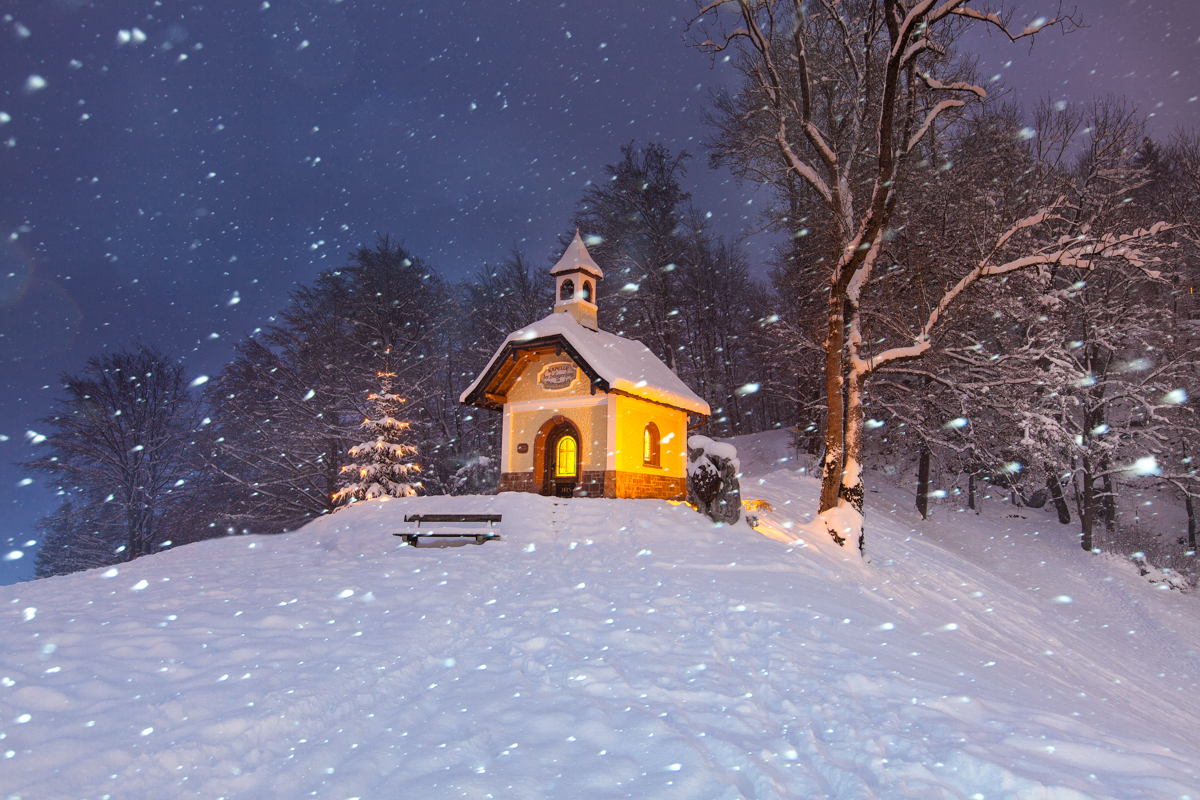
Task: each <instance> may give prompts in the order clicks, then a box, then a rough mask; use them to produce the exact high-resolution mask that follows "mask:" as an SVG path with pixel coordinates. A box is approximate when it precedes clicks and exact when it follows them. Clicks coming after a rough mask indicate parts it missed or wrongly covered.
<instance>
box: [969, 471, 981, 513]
mask: <svg viewBox="0 0 1200 800" xmlns="http://www.w3.org/2000/svg"><path fill="white" fill-rule="evenodd" d="M967 508H969V509H971V510H972V511H974V512H975V513H976V514H978V513H979V509H978V508H976V507H975V470H974V469H972V470H971V471H970V472H968V473H967Z"/></svg>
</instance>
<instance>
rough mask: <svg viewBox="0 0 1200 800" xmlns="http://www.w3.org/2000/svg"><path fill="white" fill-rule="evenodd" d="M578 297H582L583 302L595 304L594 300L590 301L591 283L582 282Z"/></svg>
mask: <svg viewBox="0 0 1200 800" xmlns="http://www.w3.org/2000/svg"><path fill="white" fill-rule="evenodd" d="M580 296H581V297H583V299H584V300H587V301H588V302H589V303H594V302H595V301H594V300H592V282H591V281H584V282H583V291H582V292H581V293H580Z"/></svg>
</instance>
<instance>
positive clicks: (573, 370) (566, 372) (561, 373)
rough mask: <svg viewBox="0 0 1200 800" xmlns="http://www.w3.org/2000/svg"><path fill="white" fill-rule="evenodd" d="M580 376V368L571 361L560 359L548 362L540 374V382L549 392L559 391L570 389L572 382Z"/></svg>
mask: <svg viewBox="0 0 1200 800" xmlns="http://www.w3.org/2000/svg"><path fill="white" fill-rule="evenodd" d="M578 377H579V368H578V367H576V366H575V364H574V363H572V362H570V361H560V362H556V363H553V364H547V365H546V366H545V367H543V368H542V371H541V374H539V375H538V381H537V382H538V384H539V385H541V387H542V388H543V389H545V390H546V391H548V392H559V391H562V390H563V389H570V388H571V384H573V383H575V379H576V378H578Z"/></svg>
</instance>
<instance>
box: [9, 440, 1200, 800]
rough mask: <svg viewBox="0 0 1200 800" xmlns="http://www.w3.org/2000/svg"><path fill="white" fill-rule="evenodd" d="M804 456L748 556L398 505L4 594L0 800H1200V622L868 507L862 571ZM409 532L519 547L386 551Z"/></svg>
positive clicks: (1035, 549)
mask: <svg viewBox="0 0 1200 800" xmlns="http://www.w3.org/2000/svg"><path fill="white" fill-rule="evenodd" d="M789 455H791V454H790V453H789V452H788V451H787V449H786V447H785V446H783V445H782V443H781V440H779V439H778V438H776V439H774V440H772V439H770V438H769V437H760V439H757V440H747V441H746V442H745V443H744V447H743V449H742V462H743V469H744V470H746V472H747V473H749V474H751V475H753V473H755V472H756V471H757V472H758V473H760V474H759V476H758V477H747V478H746V479H745V480H744V483H743V496H744V497H745V498H747V499H763V500H766V501H768V502H769V503H770V504H771V505H772V506H773V508H774V509H775V510H774V511H773V512H770V513H767V514H765V515H764V526H763V528H762V529H761V530H760V531H759V532H755V531H752V530H751V529H750V528H749V527H747V526H745V525H744V524H739V525H737V526H732V527H726V528H714V527H713V526H712V525H711V524H708V523H707V521H706V520H704V519H703V518H701V517H700V516H699V515H697V514H696V513H695V512H693V511H691V510H690V509H689V508H687V507H686V506H675V505H671V504H668V503H661V502H655V501H619V500H592V499H585V500H559V499H553V498H543V497H536V496H530V495H515V494H505V495H501V496H498V497H467V498H444V497H432V498H413V499H406V500H392V501H387V502H380V501H373V502H370V503H365V504H360V505H358V506H355V507H353V508H350V509H348V510H345V511H342V512H339V513H337V514H335V515H333V516H332V517H328V518H324V519H321V520H319V521H317V522H315V523H313V524H311V525H309V526H308V527H306V528H305V529H303V530H301V531H298V532H296V533H293V534H289V535H284V536H275V537H238V538H230V539H223V540H216V541H210V542H204V543H201V544H196V545H191V546H188V547H184V548H180V549H179V550H176V551H170V552H165V553H162V554H160V555H156V556H151V557H147V558H143V559H140V560H138V561H136V562H133V563H131V564H128V565H124V566H122V567H120V568H119V570H94V571H92V572H87V573H81V574H77V575H71V576H66V577H60V578H52V579H49V580H43V581H36V582H32V583H25V584H19V585H16V586H5V587H2V588H0V626H2V627H0V631H2V633H0V636H2V641H3V645H2V646H0V678H2V684H3V685H2V686H0V737H2V738H0V796H2V797H20V798H24V799H25V800H34V799H36V800H42V798H75V799H78V798H89V800H97V799H98V798H106V797H109V798H114V799H116V798H121V799H122V800H124V798H174V797H202V798H212V799H213V800H216V798H221V797H224V798H229V799H230V800H232V799H233V798H260V797H261V798H298V797H305V796H314V797H319V798H335V799H336V800H345V799H346V798H353V797H360V798H397V797H400V798H407V797H413V798H453V797H468V798H489V797H491V798H610V797H612V798H616V797H637V798H656V799H657V798H681V799H682V798H687V799H688V800H694V799H696V798H722V799H725V798H728V799H730V800H732V799H733V798H756V799H757V800H768V798H811V797H836V798H887V797H919V798H963V799H966V798H987V800H993V798H1004V797H1010V798H1026V799H1028V800H1068V799H1070V798H1084V797H1097V798H1101V797H1103V798H1120V799H1121V800H1127V799H1128V798H1140V797H1153V798H1172V800H1177V799H1178V798H1184V797H1190V798H1197V800H1200V693H1198V690H1197V685H1198V681H1197V674H1198V672H1200V653H1198V652H1197V650H1198V649H1200V613H1198V612H1200V606H1198V605H1197V600H1196V598H1195V597H1194V596H1193V595H1181V594H1180V593H1179V592H1176V591H1165V590H1159V589H1156V588H1155V587H1154V586H1153V585H1151V584H1150V583H1148V582H1147V581H1146V580H1145V579H1144V578H1140V577H1138V576H1137V574H1136V572H1135V571H1134V570H1133V569H1132V568H1131V567H1130V566H1129V565H1128V563H1127V562H1122V561H1119V560H1115V559H1107V558H1097V557H1094V556H1088V555H1087V554H1084V553H1083V552H1081V551H1080V550H1079V548H1078V545H1077V544H1076V541H1077V540H1076V538H1075V533H1074V528H1073V527H1066V526H1058V525H1057V523H1052V522H1049V521H1047V519H1046V518H1042V517H1038V518H1032V517H1031V518H1029V519H1023V518H1020V517H1007V516H1003V512H1002V511H1001V509H1002V508H1003V507H1002V506H1000V505H994V506H991V507H990V508H989V509H988V512H987V513H991V514H992V515H993V516H987V515H986V513H985V516H982V517H980V516H976V515H974V514H969V513H960V514H956V513H953V512H951V511H948V510H946V509H944V508H943V509H940V510H939V513H938V514H937V515H936V516H935V517H934V519H933V520H931V521H930V522H929V523H921V522H919V520H917V518H916V517H915V515H914V513H913V512H912V510H911V506H912V502H911V497H909V496H907V495H905V494H903V493H902V492H900V491H898V490H893V489H889V488H887V487H883V486H872V487H870V488H874V489H877V490H878V491H877V492H871V493H869V494H868V518H867V519H868V525H869V531H868V547H869V549H870V551H871V558H872V561H871V563H869V564H866V563H863V562H862V561H861V560H860V559H859V558H858V556H857V555H856V554H855V553H853V552H850V551H847V550H843V549H841V548H838V547H836V546H834V545H833V544H832V543H831V542H830V541H828V540H827V539H825V538H824V537H823V536H815V535H813V534H812V533H811V532H810V531H809V530H808V529H806V528H805V527H804V525H805V523H806V522H807V521H809V520H811V518H812V515H813V513H814V511H815V507H814V503H815V498H816V489H817V486H816V483H815V481H813V480H812V479H810V478H808V477H805V476H804V475H803V474H801V473H797V472H793V471H791V468H792V467H793V466H794V464H795V462H794V461H780V460H779V459H781V458H788V456H789ZM773 465H777V466H781V467H782V469H779V470H776V471H773V472H769V473H768V472H766V471H765V470H767V469H772V468H773ZM416 511H422V512H438V511H447V512H449V511H455V512H483V511H491V512H498V513H501V514H503V515H504V521H503V523H501V525H500V526H499V527H500V530H501V531H502V533H503V536H504V539H503V541H501V542H493V543H489V544H486V545H484V546H475V545H469V546H466V547H460V548H453V549H434V548H429V549H426V548H410V547H405V546H401V540H400V539H399V538H395V537H392V536H391V535H390V533H391V532H393V531H395V530H399V529H402V528H404V527H406V526H405V525H404V523H403V522H402V515H403V514H405V513H413V512H416ZM764 534H767V535H764ZM796 537H798V538H799V539H800V540H801V541H800V542H796V543H791V544H788V543H785V542H783V541H780V540H782V539H792V538H796Z"/></svg>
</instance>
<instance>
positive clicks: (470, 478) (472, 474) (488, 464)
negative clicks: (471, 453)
mask: <svg viewBox="0 0 1200 800" xmlns="http://www.w3.org/2000/svg"><path fill="white" fill-rule="evenodd" d="M499 478H500V464H499V461H498V460H497V459H495V458H490V457H488V456H476V457H475V458H472V459H471V460H469V461H468V462H467V463H466V464H464V465H463V466H461V467H459V468H458V469H457V470H455V472H454V475H453V476H452V477H451V478H450V487H449V488H450V494H493V493H494V492H495V491H496V483H497V481H498V480H499Z"/></svg>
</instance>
